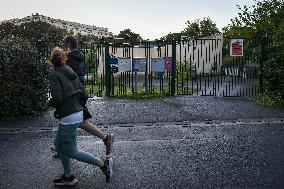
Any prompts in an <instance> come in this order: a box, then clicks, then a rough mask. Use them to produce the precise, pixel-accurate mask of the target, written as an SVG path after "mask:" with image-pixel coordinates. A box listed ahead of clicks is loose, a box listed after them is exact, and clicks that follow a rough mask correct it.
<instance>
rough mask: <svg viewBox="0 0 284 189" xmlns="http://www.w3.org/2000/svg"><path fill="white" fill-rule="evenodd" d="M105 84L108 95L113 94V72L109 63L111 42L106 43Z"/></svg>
mask: <svg viewBox="0 0 284 189" xmlns="http://www.w3.org/2000/svg"><path fill="white" fill-rule="evenodd" d="M105 85H106V96H107V97H110V94H111V73H110V64H109V44H108V43H105Z"/></svg>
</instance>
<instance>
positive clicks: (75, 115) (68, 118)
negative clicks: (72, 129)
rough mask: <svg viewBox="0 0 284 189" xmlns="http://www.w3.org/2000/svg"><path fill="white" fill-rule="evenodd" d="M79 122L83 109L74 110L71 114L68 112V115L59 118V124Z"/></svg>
mask: <svg viewBox="0 0 284 189" xmlns="http://www.w3.org/2000/svg"><path fill="white" fill-rule="evenodd" d="M81 122H83V111H80V112H75V113H73V114H70V115H68V116H65V117H63V118H61V119H59V124H62V125H71V124H75V123H81Z"/></svg>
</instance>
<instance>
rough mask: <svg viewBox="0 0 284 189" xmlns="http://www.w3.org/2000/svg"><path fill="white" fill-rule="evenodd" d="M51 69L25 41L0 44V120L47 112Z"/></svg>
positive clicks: (6, 40)
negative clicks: (48, 77)
mask: <svg viewBox="0 0 284 189" xmlns="http://www.w3.org/2000/svg"><path fill="white" fill-rule="evenodd" d="M49 69H50V66H49V65H48V64H47V63H46V62H45V61H44V60H43V59H42V57H41V56H40V54H39V53H38V51H37V49H36V48H35V47H34V46H33V45H32V44H31V43H30V42H29V41H27V40H25V39H24V40H23V39H21V38H19V37H15V36H12V35H8V36H6V37H5V38H3V39H1V40H0V96H1V98H0V117H1V118H8V117H15V116H19V115H27V114H34V113H36V112H39V111H42V110H44V109H45V108H46V102H47V94H48V91H47V89H48V82H47V73H48V71H49Z"/></svg>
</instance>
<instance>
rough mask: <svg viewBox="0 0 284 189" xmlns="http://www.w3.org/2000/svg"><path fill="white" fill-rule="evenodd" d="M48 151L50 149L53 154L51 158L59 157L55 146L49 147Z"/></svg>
mask: <svg viewBox="0 0 284 189" xmlns="http://www.w3.org/2000/svg"><path fill="white" fill-rule="evenodd" d="M50 149H51V151H52V152H53V153H54V156H53V157H55V158H58V157H59V155H58V152H57V150H56V147H55V146H51V147H50Z"/></svg>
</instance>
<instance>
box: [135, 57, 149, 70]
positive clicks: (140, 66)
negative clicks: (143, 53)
mask: <svg viewBox="0 0 284 189" xmlns="http://www.w3.org/2000/svg"><path fill="white" fill-rule="evenodd" d="M133 64H134V71H135V72H146V65H147V59H146V57H135V58H133Z"/></svg>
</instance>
